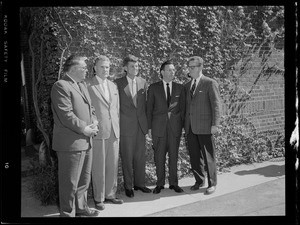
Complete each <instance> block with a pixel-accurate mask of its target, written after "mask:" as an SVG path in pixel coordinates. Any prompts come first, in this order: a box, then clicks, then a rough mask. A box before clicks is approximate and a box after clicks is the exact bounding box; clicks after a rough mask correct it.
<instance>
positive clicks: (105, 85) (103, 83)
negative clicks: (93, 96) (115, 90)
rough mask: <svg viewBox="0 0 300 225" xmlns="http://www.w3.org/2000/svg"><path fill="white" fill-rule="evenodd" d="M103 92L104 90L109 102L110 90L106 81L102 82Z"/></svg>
mask: <svg viewBox="0 0 300 225" xmlns="http://www.w3.org/2000/svg"><path fill="white" fill-rule="evenodd" d="M102 90H103V93H104V96H105V98H106V100H107V101H108V100H109V92H108V88H107V83H106V82H105V81H103V82H102Z"/></svg>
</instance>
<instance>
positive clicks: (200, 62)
mask: <svg viewBox="0 0 300 225" xmlns="http://www.w3.org/2000/svg"><path fill="white" fill-rule="evenodd" d="M190 61H197V62H198V63H199V65H200V66H203V59H202V58H201V57H200V56H192V57H190V58H188V63H189V62H190Z"/></svg>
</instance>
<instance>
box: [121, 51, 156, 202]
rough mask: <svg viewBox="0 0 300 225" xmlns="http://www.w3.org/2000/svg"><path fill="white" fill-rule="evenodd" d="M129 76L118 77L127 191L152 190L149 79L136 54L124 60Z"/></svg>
mask: <svg viewBox="0 0 300 225" xmlns="http://www.w3.org/2000/svg"><path fill="white" fill-rule="evenodd" d="M123 68H124V71H125V73H126V76H124V77H121V78H119V79H116V80H115V83H116V84H117V86H118V90H119V97H120V134H121V136H120V153H121V159H122V168H123V176H124V187H125V194H126V196H127V197H133V196H134V192H133V190H132V188H134V190H141V191H142V192H145V193H150V192H151V190H150V189H149V188H147V187H145V165H146V155H145V152H146V147H145V135H146V134H147V131H148V126H147V117H146V90H147V86H146V81H145V80H144V79H143V78H141V77H139V76H137V75H138V59H137V57H135V56H133V55H129V56H127V57H126V58H125V59H124V61H123Z"/></svg>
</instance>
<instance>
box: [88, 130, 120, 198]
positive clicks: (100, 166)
mask: <svg viewBox="0 0 300 225" xmlns="http://www.w3.org/2000/svg"><path fill="white" fill-rule="evenodd" d="M118 160H119V139H118V138H116V136H115V133H114V131H113V129H111V134H110V137H109V138H108V139H94V140H93V166H92V185H93V194H94V200H95V201H96V202H103V201H104V200H105V198H107V199H113V198H116V192H117V181H118Z"/></svg>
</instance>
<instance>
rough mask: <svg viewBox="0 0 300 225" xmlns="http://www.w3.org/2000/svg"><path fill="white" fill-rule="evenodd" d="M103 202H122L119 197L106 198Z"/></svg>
mask: <svg viewBox="0 0 300 225" xmlns="http://www.w3.org/2000/svg"><path fill="white" fill-rule="evenodd" d="M104 202H105V203H108V202H110V203H113V204H123V200H122V199H119V198H112V199H110V198H106V199H105V201H104Z"/></svg>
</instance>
